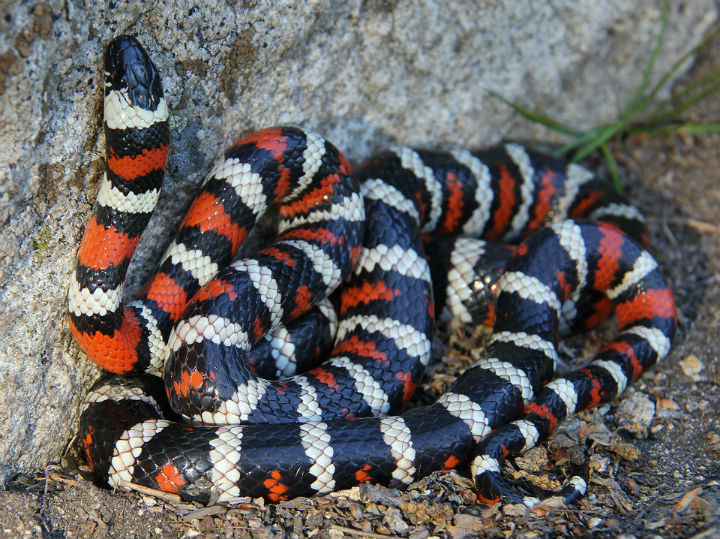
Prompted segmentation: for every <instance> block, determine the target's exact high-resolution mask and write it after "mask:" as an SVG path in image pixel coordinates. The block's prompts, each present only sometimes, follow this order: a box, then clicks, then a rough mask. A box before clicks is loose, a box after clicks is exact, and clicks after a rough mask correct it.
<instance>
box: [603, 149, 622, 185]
mask: <svg viewBox="0 0 720 539" xmlns="http://www.w3.org/2000/svg"><path fill="white" fill-rule="evenodd" d="M600 151H601V152H602V154H603V156H604V157H605V161H606V162H607V164H608V168H609V169H610V177H611V178H612V182H613V186H614V187H615V190H616V191H617V192H618V193H619V194H621V195H624V194H625V191H624V189H623V187H622V183H620V173H619V172H618V168H617V163H616V162H615V158H614V157H613V154H612V152H611V151H610V148H608V145H607V144H602V145H601V146H600Z"/></svg>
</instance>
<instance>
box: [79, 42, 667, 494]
mask: <svg viewBox="0 0 720 539" xmlns="http://www.w3.org/2000/svg"><path fill="white" fill-rule="evenodd" d="M104 62H105V65H104V69H105V89H104V130H105V141H106V169H105V173H104V176H103V178H102V180H101V182H100V187H99V191H98V195H97V200H96V202H95V205H94V207H93V210H92V213H91V216H90V219H89V221H88V224H87V226H86V229H85V233H84V236H83V239H82V241H81V243H80V246H79V249H78V253H77V257H76V262H75V266H74V270H73V272H72V277H71V279H70V287H69V293H68V297H69V307H68V323H69V326H70V330H71V333H72V335H73V337H74V339H75V341H76V342H77V344H78V345H79V347H80V348H81V349H82V351H84V352H85V354H87V356H89V357H90V359H92V360H93V361H95V362H96V363H97V364H98V365H99V366H100V367H102V368H103V369H105V370H107V371H110V372H112V373H115V375H116V376H113V377H110V378H109V379H103V380H101V381H100V382H98V383H97V384H96V385H95V386H94V387H93V388H92V389H91V390H90V392H89V393H88V395H87V397H86V398H85V401H84V404H83V408H82V411H81V417H80V431H79V436H78V439H79V448H80V451H81V453H82V454H83V455H84V456H85V458H86V459H87V462H88V463H89V465H90V468H91V469H92V470H93V472H94V474H95V475H96V477H97V478H98V479H99V481H100V482H102V483H105V484H107V485H109V486H111V487H122V486H124V485H126V484H127V483H135V484H139V485H144V486H147V487H150V488H154V489H158V490H162V491H165V492H170V493H175V494H179V495H180V496H181V497H182V498H183V499H189V500H197V501H200V502H202V503H237V502H240V501H244V500H247V497H248V496H250V497H262V498H264V499H266V500H268V501H270V502H280V501H283V500H287V499H290V498H292V497H296V496H313V495H322V494H326V493H329V492H332V491H338V490H343V489H347V488H350V487H352V486H354V485H357V484H360V483H364V482H375V483H379V484H384V485H389V486H393V487H405V486H407V485H409V484H411V483H412V482H413V481H416V480H417V479H419V478H421V477H423V476H426V475H428V474H430V473H431V472H433V471H437V470H449V469H452V468H455V467H457V466H460V465H463V466H466V467H467V466H468V465H469V469H470V471H471V473H472V475H473V478H474V480H475V484H476V487H477V491H478V499H479V500H481V501H484V502H488V503H497V502H504V503H508V502H513V503H515V502H519V503H524V504H526V505H528V506H532V505H534V504H536V503H537V502H538V501H539V498H536V497H533V496H530V495H527V494H525V493H523V492H522V491H521V490H519V489H518V487H517V486H515V485H513V484H512V483H510V482H508V481H506V480H505V479H504V478H503V476H502V473H501V470H502V465H503V462H504V459H506V458H508V457H510V456H513V455H516V454H519V453H520V452H522V451H526V450H528V449H529V448H531V447H533V446H535V445H536V444H537V443H539V442H540V441H541V440H543V439H545V438H546V437H547V436H548V435H549V433H550V432H551V431H552V430H553V429H554V428H555V427H556V425H557V424H558V423H559V422H560V421H562V420H563V419H564V418H565V417H567V416H569V415H572V414H574V413H576V412H577V411H580V410H584V409H587V408H590V407H593V406H596V405H597V404H598V403H600V402H607V401H611V400H612V399H614V398H615V397H616V396H617V395H618V394H619V393H621V392H622V391H623V390H624V389H625V387H626V386H627V385H628V384H629V383H630V382H631V381H632V380H635V379H636V378H637V377H639V376H640V375H641V374H642V373H643V372H644V371H645V370H646V369H648V368H649V367H651V366H652V365H654V364H655V363H657V362H658V361H659V360H661V359H662V358H663V357H665V356H666V355H667V354H668V352H669V350H670V346H671V340H672V338H673V335H674V331H675V326H676V310H675V304H674V300H673V296H672V293H671V291H670V288H669V286H668V284H667V282H666V280H665V279H664V277H663V276H662V274H661V272H660V269H659V267H658V264H657V262H656V261H655V259H654V258H653V257H652V255H651V254H650V253H649V251H648V250H646V248H645V246H644V243H647V232H646V230H645V226H644V222H643V218H642V215H641V214H640V212H639V211H638V210H637V209H635V208H634V207H633V206H631V205H630V204H629V203H628V202H627V201H626V200H625V199H624V198H623V197H621V196H620V195H618V194H617V193H616V192H615V191H614V189H613V188H612V187H611V186H610V185H609V184H608V182H605V181H604V180H601V179H598V178H596V177H595V176H594V175H593V174H592V173H591V172H589V171H588V170H587V169H585V168H583V167H581V166H579V165H576V164H569V163H567V162H565V161H562V160H560V159H557V158H554V157H552V156H550V155H546V154H543V153H539V152H536V151H533V150H530V149H528V148H525V147H523V146H521V145H519V144H516V143H506V144H501V145H498V146H492V147H485V148H480V149H477V150H473V151H468V150H463V149H453V150H450V151H439V150H423V149H411V148H407V147H401V146H398V147H393V148H391V149H390V150H387V151H385V152H384V153H381V154H380V155H378V156H376V157H373V158H371V159H369V160H368V161H366V162H365V163H363V164H362V165H360V166H359V167H357V168H356V170H354V171H353V168H352V166H351V165H350V163H349V162H348V160H347V159H346V158H345V157H344V156H343V154H342V153H341V152H340V151H339V150H338V149H337V148H336V147H335V146H333V145H332V144H331V143H330V142H328V141H327V140H325V139H324V138H323V137H322V136H320V135H317V134H315V133H311V132H308V131H306V130H304V129H300V128H297V127H275V128H269V129H263V130H260V131H257V132H254V133H250V134H247V135H245V136H244V137H242V138H240V139H239V140H238V141H237V142H235V143H234V144H233V145H232V146H230V147H229V148H228V149H227V150H226V151H225V152H224V153H223V154H222V155H221V156H220V157H219V159H218V160H217V162H216V163H215V165H214V166H213V168H212V170H211V171H210V173H209V174H208V175H207V177H206V179H205V180H204V182H203V183H202V185H201V187H200V189H199V194H198V195H197V196H196V198H195V199H194V201H193V202H192V203H191V205H190V207H189V209H188V211H187V214H186V216H185V217H184V219H183V221H182V222H181V224H180V226H179V228H178V231H177V233H176V236H175V239H174V240H172V242H171V243H170V245H169V247H167V249H166V250H165V253H164V255H162V257H161V258H160V262H159V263H158V267H157V271H156V272H155V273H154V275H153V276H152V277H151V278H150V279H149V280H148V282H147V284H146V285H145V286H144V287H143V288H142V290H141V291H140V293H139V294H138V296H137V297H136V298H135V299H133V300H132V301H127V302H125V301H124V299H123V281H124V279H125V274H126V271H127V268H128V265H129V263H130V259H131V257H132V255H133V252H134V250H135V247H136V245H137V243H138V241H139V238H140V236H141V234H142V232H143V230H144V229H145V227H146V225H147V223H148V221H149V219H150V216H151V214H152V212H153V208H154V207H155V205H156V203H157V200H158V198H159V196H160V189H161V186H162V183H163V177H164V170H165V165H166V162H167V158H168V148H169V143H170V129H169V125H168V117H169V110H168V104H167V101H166V100H165V97H164V94H163V90H162V84H161V75H160V73H159V71H158V69H157V68H156V66H155V65H154V64H153V62H152V60H151V59H150V57H149V55H148V54H147V52H146V51H145V50H144V49H143V47H142V46H141V44H140V43H139V41H138V40H137V38H135V37H133V36H130V35H122V36H118V37H116V38H114V39H113V40H112V41H111V42H110V43H109V45H108V46H107V50H106V53H105V60H104ZM271 207H273V208H275V211H276V212H277V233H276V235H275V236H274V237H273V238H270V239H269V241H267V242H266V243H265V244H264V245H262V246H261V247H260V248H258V249H257V250H255V251H254V252H252V253H249V254H248V253H245V252H243V251H242V250H241V249H240V247H241V245H242V244H243V241H244V240H245V239H246V237H247V236H248V234H249V233H250V230H251V229H252V227H253V226H254V225H255V224H256V223H257V221H258V220H260V219H261V218H262V216H263V215H264V214H265V213H266V212H267V210H268V209H269V208H271ZM495 242H500V243H502V244H503V245H504V244H512V246H503V245H496V243H495ZM239 252H240V253H241V255H238V253H239ZM488 261H490V266H491V269H490V270H485V271H484V272H483V271H480V270H479V269H478V268H479V266H482V265H483V264H485V263H487V262H488ZM327 298H330V299H327ZM483 301H484V302H485V303H483ZM480 304H482V305H483V306H482V307H478V305H480ZM335 312H336V314H335ZM613 312H614V313H615V316H616V318H617V324H618V332H617V334H616V335H615V337H614V338H613V340H612V341H611V342H609V343H608V344H606V345H605V346H604V347H602V348H601V349H600V350H599V351H598V352H596V353H595V355H594V356H593V357H592V358H590V359H589V360H588V361H585V362H583V363H582V366H580V367H577V368H576V369H575V370H572V371H570V372H568V373H567V374H565V375H563V376H556V374H555V371H556V364H557V362H558V351H557V343H558V338H559V336H560V335H561V334H565V333H568V332H574V331H577V330H581V329H585V328H587V327H593V326H595V325H597V324H598V323H600V322H601V321H603V320H604V319H606V318H607V317H608V316H610V314H611V313H613ZM436 319H438V321H440V322H443V323H448V324H454V326H453V327H458V326H467V325H471V324H476V323H481V322H483V321H486V322H488V323H492V324H493V326H492V335H491V338H490V344H489V345H488V347H487V349H486V350H485V351H484V352H483V353H482V354H479V356H478V359H477V360H476V361H475V363H473V364H472V366H470V367H469V368H468V369H467V370H466V371H465V372H464V373H463V374H461V375H460V376H459V377H458V378H457V380H456V381H455V382H454V383H452V385H450V386H449V387H448V389H447V391H446V392H445V393H443V394H442V395H441V396H440V397H439V398H438V399H437V400H436V401H435V402H433V403H432V404H429V405H427V406H425V407H421V408H416V409H412V410H409V411H406V410H405V405H406V404H407V402H408V400H409V399H410V398H411V396H412V395H413V393H414V391H415V389H416V388H417V386H418V384H419V382H420V380H421V378H422V376H423V372H424V370H425V367H426V366H427V365H428V363H429V361H430V358H431V355H432V354H431V346H432V339H433V328H434V326H435V322H436ZM328 326H330V327H331V329H329V330H328V329H327V327H328ZM298 327H299V328H300V329H299V330H298V329H297V328H298ZM317 328H322V329H317ZM303 337H307V338H308V339H309V341H308V342H310V344H301V342H302V338H303ZM259 349H261V350H263V351H262V352H260V353H258V352H257V350H259ZM296 353H297V354H296ZM296 355H298V356H310V357H311V360H310V362H309V363H307V364H308V365H309V366H310V368H309V370H306V371H305V372H299V370H301V368H302V364H303V362H304V361H305V360H302V359H301V360H298V361H296V360H294V359H292V360H291V358H293V357H294V356H296ZM321 356H326V359H324V360H323V361H322V362H319V360H320V357H321ZM278 358H280V359H278ZM273 360H275V361H273ZM278 363H279V365H278ZM290 363H293V364H292V365H290V366H289V364H290ZM296 364H297V365H296ZM267 365H270V367H268V366H267ZM298 365H299V368H296V367H298ZM586 489H587V482H586V479H584V478H583V477H582V476H580V475H578V476H575V477H573V478H572V479H571V480H570V481H568V483H567V484H566V486H565V487H564V488H563V490H562V495H563V497H564V500H565V501H566V502H567V503H570V502H572V501H574V500H577V499H579V497H581V496H582V495H583V494H584V493H585V491H586Z"/></svg>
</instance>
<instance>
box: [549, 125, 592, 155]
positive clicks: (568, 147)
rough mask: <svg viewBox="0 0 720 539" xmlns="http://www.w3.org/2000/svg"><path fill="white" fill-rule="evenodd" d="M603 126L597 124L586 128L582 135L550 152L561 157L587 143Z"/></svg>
mask: <svg viewBox="0 0 720 539" xmlns="http://www.w3.org/2000/svg"><path fill="white" fill-rule="evenodd" d="M603 127H605V126H604V125H599V126H597V127H593V128H591V129H588V130H587V131H585V132H584V133H583V134H582V135H580V136H579V137H577V138H575V139H573V140H572V141H571V142H568V143H567V144H565V145H564V146H560V147H559V148H558V149H557V150H555V151H553V152H552V154H553V156H555V157H563V156H565V155H567V154H568V153H570V152H571V151H572V150H574V149H575V148H579V147H580V146H582V145H583V144H587V143H588V142H589V141H590V140H592V139H594V138H595V137H596V136H597V135H598V133H599V132H600V130H601V129H602V128H603Z"/></svg>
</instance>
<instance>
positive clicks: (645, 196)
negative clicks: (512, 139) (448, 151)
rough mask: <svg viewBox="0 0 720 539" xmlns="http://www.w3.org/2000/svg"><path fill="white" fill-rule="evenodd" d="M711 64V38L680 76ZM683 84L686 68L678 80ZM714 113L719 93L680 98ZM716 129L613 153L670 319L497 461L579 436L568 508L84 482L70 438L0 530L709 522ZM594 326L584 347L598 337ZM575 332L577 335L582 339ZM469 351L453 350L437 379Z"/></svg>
mask: <svg viewBox="0 0 720 539" xmlns="http://www.w3.org/2000/svg"><path fill="white" fill-rule="evenodd" d="M718 71H720V40H715V42H714V43H713V44H712V45H711V46H710V47H709V48H708V49H707V50H706V51H705V52H704V53H703V55H702V56H701V58H699V59H698V62H697V63H696V66H695V68H694V69H693V70H692V73H691V75H690V78H689V80H697V79H699V78H700V77H702V76H703V75H707V74H709V73H713V72H718ZM686 82H687V81H686ZM718 117H720V100H719V99H717V97H714V98H711V99H709V100H707V101H705V102H704V103H703V104H702V105H701V106H698V107H696V108H695V109H694V110H692V111H691V112H690V118H691V119H693V120H695V121H711V119H713V118H718ZM719 147H720V136H718V135H709V136H703V137H680V136H669V137H644V138H641V137H633V138H629V139H628V140H624V141H618V142H617V143H616V144H615V145H614V151H615V152H616V156H617V158H618V161H619V163H620V165H621V166H622V167H623V170H624V173H625V175H626V183H627V186H628V191H629V194H630V196H631V197H633V198H634V199H635V200H637V204H638V206H639V207H641V208H642V209H643V211H644V212H645V214H646V215H647V216H648V218H649V226H650V229H651V232H652V239H653V245H654V252H655V254H656V255H657V256H658V258H659V261H660V263H661V265H662V267H663V268H664V270H665V272H666V274H667V275H668V277H669V279H670V280H671V282H672V285H673V289H674V292H675V296H676V301H677V305H678V309H679V315H680V331H679V335H678V337H677V339H676V342H675V345H674V348H673V351H672V352H671V354H670V356H669V358H668V359H667V360H666V361H665V362H664V363H663V364H662V365H660V366H658V367H657V368H655V369H654V370H653V371H652V372H650V373H648V374H646V375H645V376H643V377H642V378H641V380H639V381H638V383H636V384H634V385H633V387H631V388H630V389H629V390H628V391H626V392H625V394H624V395H623V396H622V398H621V399H620V400H619V401H618V402H616V403H613V404H612V405H611V406H605V407H602V408H601V409H600V410H598V411H594V412H590V413H586V414H583V415H582V416H581V417H580V418H579V419H575V420H573V421H570V422H569V423H568V425H567V426H566V427H565V428H562V429H559V430H558V432H557V433H556V435H555V436H554V438H553V439H552V440H551V442H550V443H549V444H544V445H542V446H541V447H540V448H537V449H536V450H533V451H531V452H530V454H529V455H527V456H525V457H524V458H522V459H517V460H516V462H515V464H514V465H513V466H512V467H510V468H509V469H508V472H509V473H513V474H516V475H517V476H518V477H522V478H524V479H525V480H527V481H528V482H529V483H534V484H537V485H539V486H544V487H551V488H552V487H553V486H555V487H556V486H557V484H558V483H557V482H558V481H560V480H562V476H561V475H557V474H556V470H555V468H554V466H553V464H552V462H551V460H552V461H555V462H558V463H559V464H560V466H559V468H560V469H562V468H563V466H562V464H563V462H565V461H569V460H572V458H573V456H574V455H576V454H577V453H578V452H580V453H582V451H583V449H584V448H587V451H588V453H589V454H590V463H591V469H592V476H591V482H590V490H589V495H588V496H587V497H586V498H585V499H584V500H583V501H581V502H580V503H579V504H578V505H576V506H574V507H571V508H562V507H554V506H552V505H548V506H544V507H541V508H539V509H536V510H534V511H527V510H525V509H524V508H521V507H515V506H506V507H503V508H499V507H489V508H488V507H485V506H482V505H477V504H476V503H474V502H475V496H474V494H473V493H472V488H471V483H470V482H468V480H467V479H465V478H463V477H462V476H461V475H460V474H457V473H455V472H452V473H446V474H438V475H433V476H431V477H430V478H428V479H426V480H423V481H420V482H418V483H416V484H414V485H412V486H411V487H410V488H409V489H408V491H406V492H399V491H395V490H392V489H385V488H379V487H372V486H363V487H362V488H360V489H353V490H351V491H347V492H343V493H340V494H335V495H331V496H327V497H324V498H319V499H312V500H308V499H299V500H294V501H291V502H285V503H282V504H280V505H277V506H265V505H263V504H262V503H261V502H257V501H254V502H253V501H249V503H248V504H246V505H243V506H237V507H234V508H231V509H228V508H224V507H207V508H205V507H200V506H196V505H192V504H186V503H182V502H178V501H165V500H160V499H157V498H155V497H153V496H149V495H145V494H139V493H112V492H110V491H108V490H106V489H101V488H98V487H96V486H94V485H93V484H92V483H90V482H89V481H87V480H86V475H85V474H84V473H83V472H82V471H81V470H79V469H78V463H77V461H76V460H75V457H74V455H73V453H72V451H71V452H69V453H68V455H67V457H66V459H65V461H64V462H63V466H55V467H49V468H48V469H46V470H39V471H38V473H37V474H36V475H34V476H27V477H26V476H21V477H18V478H16V479H15V481H14V482H13V483H11V484H10V485H9V486H8V490H6V491H4V492H0V533H2V534H3V535H8V536H19V535H25V536H37V537H78V536H92V537H105V536H110V537H150V536H183V537H196V536H202V537H214V536H228V537H230V536H232V537H235V536H237V537H284V536H298V537H302V536H308V537H332V538H337V537H345V536H347V537H387V536H400V537H410V538H412V539H423V538H426V537H452V538H460V537H464V536H466V535H472V536H509V535H513V536H517V537H543V536H574V535H578V534H588V535H592V536H597V537H611V536H618V535H623V534H624V536H625V537H630V536H637V537H641V536H642V537H653V536H658V537H671V536H672V537H715V536H718V535H720V464H718V460H717V459H718V456H719V454H720V412H719V410H718V406H717V403H718V397H719V396H720V359H719V356H720V336H719V335H718V327H720V217H719V216H720V211H719V210H718V207H720V180H719V179H718V171H719V170H720V154H719V152H718V148H719ZM595 338H598V335H596V336H595V337H591V338H590V344H589V345H588V346H590V347H592V346H595V344H596V343H595V340H594V339H595ZM580 346H582V345H580ZM462 361H465V360H464V359H463V358H462V357H461V355H460V354H451V355H450V359H449V360H448V361H447V362H446V365H445V366H444V367H443V368H439V370H440V371H442V370H443V369H444V370H445V371H446V374H445V378H443V377H442V376H441V378H440V379H441V382H430V383H428V384H427V385H428V388H429V389H430V391H431V392H432V390H433V389H436V388H437V386H438V385H441V384H442V383H443V380H446V379H447V377H449V376H451V374H447V370H448V369H449V370H450V372H453V369H454V368H455V366H456V363H458V362H459V363H462Z"/></svg>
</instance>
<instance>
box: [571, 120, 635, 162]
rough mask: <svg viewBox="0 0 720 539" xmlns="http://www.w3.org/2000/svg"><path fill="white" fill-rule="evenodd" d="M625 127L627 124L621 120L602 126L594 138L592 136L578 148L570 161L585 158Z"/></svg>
mask: <svg viewBox="0 0 720 539" xmlns="http://www.w3.org/2000/svg"><path fill="white" fill-rule="evenodd" d="M625 128H627V124H626V123H625V122H624V121H622V120H619V121H617V122H615V123H612V124H608V125H606V126H603V129H602V130H601V131H600V132H598V134H597V135H596V136H595V137H594V138H592V139H591V140H590V141H589V142H588V143H587V144H585V145H584V146H583V147H582V148H580V149H579V150H578V151H577V152H576V153H575V155H573V157H572V161H581V160H583V159H585V158H586V157H587V156H588V155H590V154H591V153H592V152H594V151H595V150H597V149H598V148H600V147H601V146H602V145H603V144H605V143H606V142H607V141H608V140H610V139H611V138H613V137H614V136H615V135H617V134H618V133H620V132H621V131H622V130H623V129H625Z"/></svg>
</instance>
